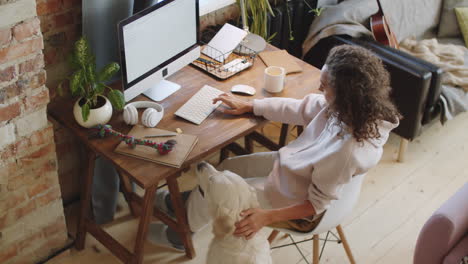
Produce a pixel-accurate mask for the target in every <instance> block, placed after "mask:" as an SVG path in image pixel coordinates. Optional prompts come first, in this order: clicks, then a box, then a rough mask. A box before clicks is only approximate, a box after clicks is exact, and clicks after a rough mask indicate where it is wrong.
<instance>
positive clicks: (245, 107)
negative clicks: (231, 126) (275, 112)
mask: <svg viewBox="0 0 468 264" xmlns="http://www.w3.org/2000/svg"><path fill="white" fill-rule="evenodd" d="M218 101H221V102H223V103H224V104H226V105H227V106H229V107H230V108H231V109H226V108H222V109H220V110H221V112H223V113H226V114H230V115H242V114H245V113H250V112H253V103H252V102H246V101H243V100H240V99H238V98H237V97H235V96H233V95H231V94H227V93H224V94H221V95H220V96H218V97H216V98H215V99H213V104H215V103H216V102H218Z"/></svg>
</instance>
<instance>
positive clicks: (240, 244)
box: [196, 162, 272, 264]
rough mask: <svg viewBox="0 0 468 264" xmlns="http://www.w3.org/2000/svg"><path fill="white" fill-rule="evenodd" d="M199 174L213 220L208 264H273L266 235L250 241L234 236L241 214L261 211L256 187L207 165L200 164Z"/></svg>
mask: <svg viewBox="0 0 468 264" xmlns="http://www.w3.org/2000/svg"><path fill="white" fill-rule="evenodd" d="M196 174H197V177H198V180H199V183H200V187H201V189H202V190H203V192H204V198H205V199H206V200H207V202H208V207H209V211H210V212H211V214H212V216H213V219H214V220H213V234H214V238H213V240H212V241H211V243H210V247H209V250H208V258H207V263H208V264H219V263H223V264H271V263H272V260H271V255H270V245H269V243H268V241H267V239H266V236H265V234H262V233H260V232H259V233H257V234H256V235H255V236H254V237H252V238H251V239H250V240H246V239H245V238H239V237H236V236H234V235H233V232H234V230H235V226H234V224H235V223H236V222H237V221H239V220H241V216H240V215H239V214H240V212H242V211H243V210H246V209H248V208H256V207H259V204H258V200H257V196H256V194H255V190H254V188H253V187H251V186H250V185H248V184H247V183H246V182H245V181H244V179H243V178H242V177H240V176H239V175H237V174H235V173H232V172H230V171H217V170H216V169H215V168H214V167H213V166H211V165H210V164H208V163H205V162H202V163H200V164H198V166H197V170H196Z"/></svg>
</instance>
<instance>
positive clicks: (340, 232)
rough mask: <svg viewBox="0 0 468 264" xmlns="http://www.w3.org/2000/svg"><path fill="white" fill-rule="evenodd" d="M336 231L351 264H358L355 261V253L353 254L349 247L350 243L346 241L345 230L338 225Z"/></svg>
mask: <svg viewBox="0 0 468 264" xmlns="http://www.w3.org/2000/svg"><path fill="white" fill-rule="evenodd" d="M336 231H338V235H339V236H340V239H341V242H342V243H343V247H344V249H345V251H346V255H347V256H348V258H349V262H350V263H351V264H356V261H355V260H354V257H353V253H351V248H350V247H349V244H348V241H347V240H346V237H345V235H344V232H343V228H342V227H341V225H338V226H337V227H336Z"/></svg>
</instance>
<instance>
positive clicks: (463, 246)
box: [443, 233, 468, 264]
mask: <svg viewBox="0 0 468 264" xmlns="http://www.w3.org/2000/svg"><path fill="white" fill-rule="evenodd" d="M447 253H448V254H447V256H445V258H444V262H443V264H459V263H463V262H462V260H463V258H464V257H466V256H468V233H467V234H466V235H465V237H463V238H462V239H460V241H459V242H458V243H457V244H456V245H455V246H454V247H453V248H452V249H451V250H450V251H449V252H447Z"/></svg>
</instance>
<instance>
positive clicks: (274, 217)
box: [234, 200, 315, 239]
mask: <svg viewBox="0 0 468 264" xmlns="http://www.w3.org/2000/svg"><path fill="white" fill-rule="evenodd" d="M314 214H315V209H314V206H313V205H312V204H311V203H310V201H308V200H306V201H304V202H303V203H301V204H296V205H292V206H289V207H284V208H277V209H270V210H265V209H261V208H250V209H247V210H245V211H242V212H241V214H240V215H241V216H243V217H244V219H242V220H241V221H239V222H237V223H236V230H235V231H234V235H236V236H239V237H240V236H243V237H245V238H246V239H250V238H252V237H253V236H254V235H255V234H256V233H257V232H258V231H259V230H260V229H261V228H262V227H264V226H267V225H269V224H271V223H275V222H281V221H286V220H292V219H300V218H304V217H308V216H311V215H314Z"/></svg>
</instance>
